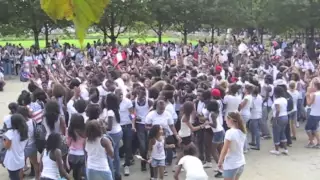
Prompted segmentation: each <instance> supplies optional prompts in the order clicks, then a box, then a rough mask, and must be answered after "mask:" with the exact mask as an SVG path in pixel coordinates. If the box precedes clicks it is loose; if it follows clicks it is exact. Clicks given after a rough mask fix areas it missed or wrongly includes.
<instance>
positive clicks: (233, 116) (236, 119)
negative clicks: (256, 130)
mask: <svg viewBox="0 0 320 180" xmlns="http://www.w3.org/2000/svg"><path fill="white" fill-rule="evenodd" d="M227 118H228V119H230V120H232V122H233V123H234V124H235V125H236V126H237V128H238V129H240V131H242V132H243V133H244V134H246V133H247V130H246V127H245V125H244V123H243V120H242V118H241V115H240V113H239V112H230V113H228V116H227Z"/></svg>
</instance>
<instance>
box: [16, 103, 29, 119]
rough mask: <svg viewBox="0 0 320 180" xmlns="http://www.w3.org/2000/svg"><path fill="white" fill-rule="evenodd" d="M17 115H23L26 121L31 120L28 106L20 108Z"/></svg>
mask: <svg viewBox="0 0 320 180" xmlns="http://www.w3.org/2000/svg"><path fill="white" fill-rule="evenodd" d="M17 113H18V114H21V115H22V116H23V117H24V118H25V120H28V119H29V118H30V113H29V109H28V107H26V106H19V107H18V110H17Z"/></svg>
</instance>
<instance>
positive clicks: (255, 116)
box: [249, 87, 263, 150]
mask: <svg viewBox="0 0 320 180" xmlns="http://www.w3.org/2000/svg"><path fill="white" fill-rule="evenodd" d="M252 97H253V99H252V107H251V116H250V123H249V129H250V133H251V143H249V145H250V146H253V147H251V149H253V150H260V129H261V128H260V124H261V120H262V106H263V99H262V96H261V95H260V88H259V87H255V88H254V90H253V93H252Z"/></svg>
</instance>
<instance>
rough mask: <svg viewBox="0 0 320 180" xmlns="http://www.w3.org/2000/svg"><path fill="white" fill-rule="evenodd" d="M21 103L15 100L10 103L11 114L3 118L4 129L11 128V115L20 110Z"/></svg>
mask: <svg viewBox="0 0 320 180" xmlns="http://www.w3.org/2000/svg"><path fill="white" fill-rule="evenodd" d="M18 107H19V105H18V104H17V103H15V102H12V103H10V104H9V105H8V109H9V111H10V112H9V114H8V115H7V116H5V117H4V118H3V128H2V129H3V130H7V129H10V128H11V116H12V115H13V114H15V113H16V112H17V110H18Z"/></svg>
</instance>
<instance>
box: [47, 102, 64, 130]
mask: <svg viewBox="0 0 320 180" xmlns="http://www.w3.org/2000/svg"><path fill="white" fill-rule="evenodd" d="M59 116H60V108H59V104H58V102H57V101H48V102H47V104H46V107H45V114H44V117H45V119H46V123H47V125H48V127H49V128H50V130H51V131H53V130H54V124H55V122H57V121H58V119H59Z"/></svg>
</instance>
